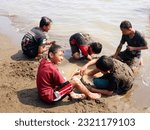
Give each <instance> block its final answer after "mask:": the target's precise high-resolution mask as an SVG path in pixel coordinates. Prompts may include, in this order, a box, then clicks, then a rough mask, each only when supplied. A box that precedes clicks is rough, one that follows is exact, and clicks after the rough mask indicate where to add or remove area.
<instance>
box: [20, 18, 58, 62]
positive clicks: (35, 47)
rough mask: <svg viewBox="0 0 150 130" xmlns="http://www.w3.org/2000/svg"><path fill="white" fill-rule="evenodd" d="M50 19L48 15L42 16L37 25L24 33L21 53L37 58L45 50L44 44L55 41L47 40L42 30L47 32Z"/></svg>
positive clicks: (50, 22)
mask: <svg viewBox="0 0 150 130" xmlns="http://www.w3.org/2000/svg"><path fill="white" fill-rule="evenodd" d="M51 25H52V20H51V19H49V18H48V17H42V18H41V21H40V24H39V27H34V28H33V29H31V31H30V32H28V33H27V34H25V35H24V37H23V39H22V42H21V47H22V51H23V53H24V54H25V55H26V56H27V57H28V58H35V59H39V58H41V57H42V54H43V53H44V52H45V51H47V48H46V46H45V45H51V44H53V43H55V41H52V42H50V41H48V40H47V38H46V35H45V33H44V32H48V31H49V30H50V28H51Z"/></svg>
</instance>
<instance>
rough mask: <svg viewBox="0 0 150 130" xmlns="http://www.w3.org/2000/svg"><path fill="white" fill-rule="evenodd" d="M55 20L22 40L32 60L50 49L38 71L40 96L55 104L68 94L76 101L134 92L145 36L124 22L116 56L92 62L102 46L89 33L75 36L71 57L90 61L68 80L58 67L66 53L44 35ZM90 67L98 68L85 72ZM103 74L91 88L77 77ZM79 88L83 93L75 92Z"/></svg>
mask: <svg viewBox="0 0 150 130" xmlns="http://www.w3.org/2000/svg"><path fill="white" fill-rule="evenodd" d="M51 25H52V20H51V19H49V18H48V17H42V18H41V21H40V25H39V27H35V28H33V29H31V31H30V32H28V33H27V34H25V36H24V37H23V39H22V43H21V45H22V51H23V53H24V54H25V55H26V56H27V57H29V58H35V59H39V58H41V57H42V54H43V53H44V52H45V51H47V49H46V45H50V47H49V49H48V58H42V59H41V61H40V65H39V67H38V72H37V79H36V83H37V88H38V93H39V97H40V98H41V99H42V100H43V101H45V102H47V103H52V102H56V101H59V100H62V99H63V98H64V97H66V96H67V95H68V96H69V97H71V98H73V99H85V98H88V99H100V94H104V95H112V94H113V93H117V94H120V95H122V94H125V93H126V92H127V91H128V90H129V89H131V87H132V85H133V80H134V71H133V68H134V67H135V65H136V67H137V65H141V50H143V49H148V47H147V42H146V41H145V39H144V37H143V36H142V35H141V34H140V33H139V32H138V31H136V30H134V29H133V28H132V25H131V23H130V22H129V21H123V22H121V24H120V29H121V31H122V39H121V41H120V44H119V46H118V48H117V50H116V53H115V54H114V55H113V56H105V55H103V56H101V57H100V58H98V59H93V54H99V53H100V52H101V50H102V44H101V43H99V42H95V41H93V39H92V38H91V37H90V35H89V34H84V33H75V34H73V35H72V36H71V37H70V39H69V43H70V47H71V51H72V57H73V58H74V59H76V60H78V59H80V52H81V53H82V55H83V57H84V58H86V59H87V60H89V62H88V63H87V64H85V65H84V66H83V67H82V68H80V69H79V70H77V71H75V72H74V74H73V75H72V77H71V78H70V79H69V80H65V78H64V77H63V76H62V75H61V73H60V72H59V70H58V68H57V67H56V65H58V64H60V63H61V62H62V60H63V57H64V51H63V49H62V48H61V46H60V45H58V44H56V43H55V41H52V42H50V41H48V40H47V38H46V36H45V33H44V32H48V31H49V30H50V27H51ZM125 42H126V43H127V47H126V50H125V51H123V52H121V49H122V46H123V44H124V43H125ZM90 65H95V69H93V70H92V71H90V72H88V73H86V69H87V68H88V66H90ZM99 72H101V73H102V74H103V75H102V76H101V77H98V78H93V84H94V86H92V87H91V88H90V89H87V87H86V86H85V85H84V84H83V83H82V82H81V81H80V80H79V79H78V78H77V77H76V75H78V74H80V75H81V76H83V75H84V74H87V75H89V76H94V75H95V74H96V73H99ZM74 88H76V89H77V90H79V91H80V92H81V94H79V93H78V94H77V93H75V92H74V91H73V90H74Z"/></svg>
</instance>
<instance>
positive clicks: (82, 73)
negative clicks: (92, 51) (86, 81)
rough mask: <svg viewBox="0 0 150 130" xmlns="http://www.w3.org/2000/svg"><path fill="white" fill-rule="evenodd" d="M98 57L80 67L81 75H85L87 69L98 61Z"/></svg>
mask: <svg viewBox="0 0 150 130" xmlns="http://www.w3.org/2000/svg"><path fill="white" fill-rule="evenodd" d="M97 60H98V59H93V60H91V61H89V62H88V63H87V64H85V65H84V66H83V67H82V68H80V75H81V76H83V75H84V73H85V71H86V69H87V68H88V67H89V66H91V65H94V64H95V63H96V61H97Z"/></svg>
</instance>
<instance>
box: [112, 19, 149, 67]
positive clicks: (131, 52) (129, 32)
mask: <svg viewBox="0 0 150 130" xmlns="http://www.w3.org/2000/svg"><path fill="white" fill-rule="evenodd" d="M120 29H121V31H122V38H121V41H120V44H119V46H118V48H117V50H116V52H115V54H114V56H113V57H114V58H116V59H118V60H120V61H122V62H124V63H127V64H128V65H129V66H130V67H131V68H134V67H139V65H141V64H142V62H141V50H144V49H148V46H147V42H146V40H145V38H144V36H142V34H141V33H140V32H138V31H137V30H134V29H133V28H132V25H131V23H130V22H129V21H126V20H125V21H122V22H121V24H120ZM125 42H127V47H126V50H124V51H122V52H120V51H121V49H122V46H123V45H124V44H125Z"/></svg>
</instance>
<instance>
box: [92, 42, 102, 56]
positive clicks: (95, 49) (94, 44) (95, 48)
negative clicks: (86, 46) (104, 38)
mask: <svg viewBox="0 0 150 130" xmlns="http://www.w3.org/2000/svg"><path fill="white" fill-rule="evenodd" d="M90 47H91V48H92V51H93V52H94V53H95V54H99V53H100V52H101V50H102V44H101V43H99V42H92V43H91V44H90Z"/></svg>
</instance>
